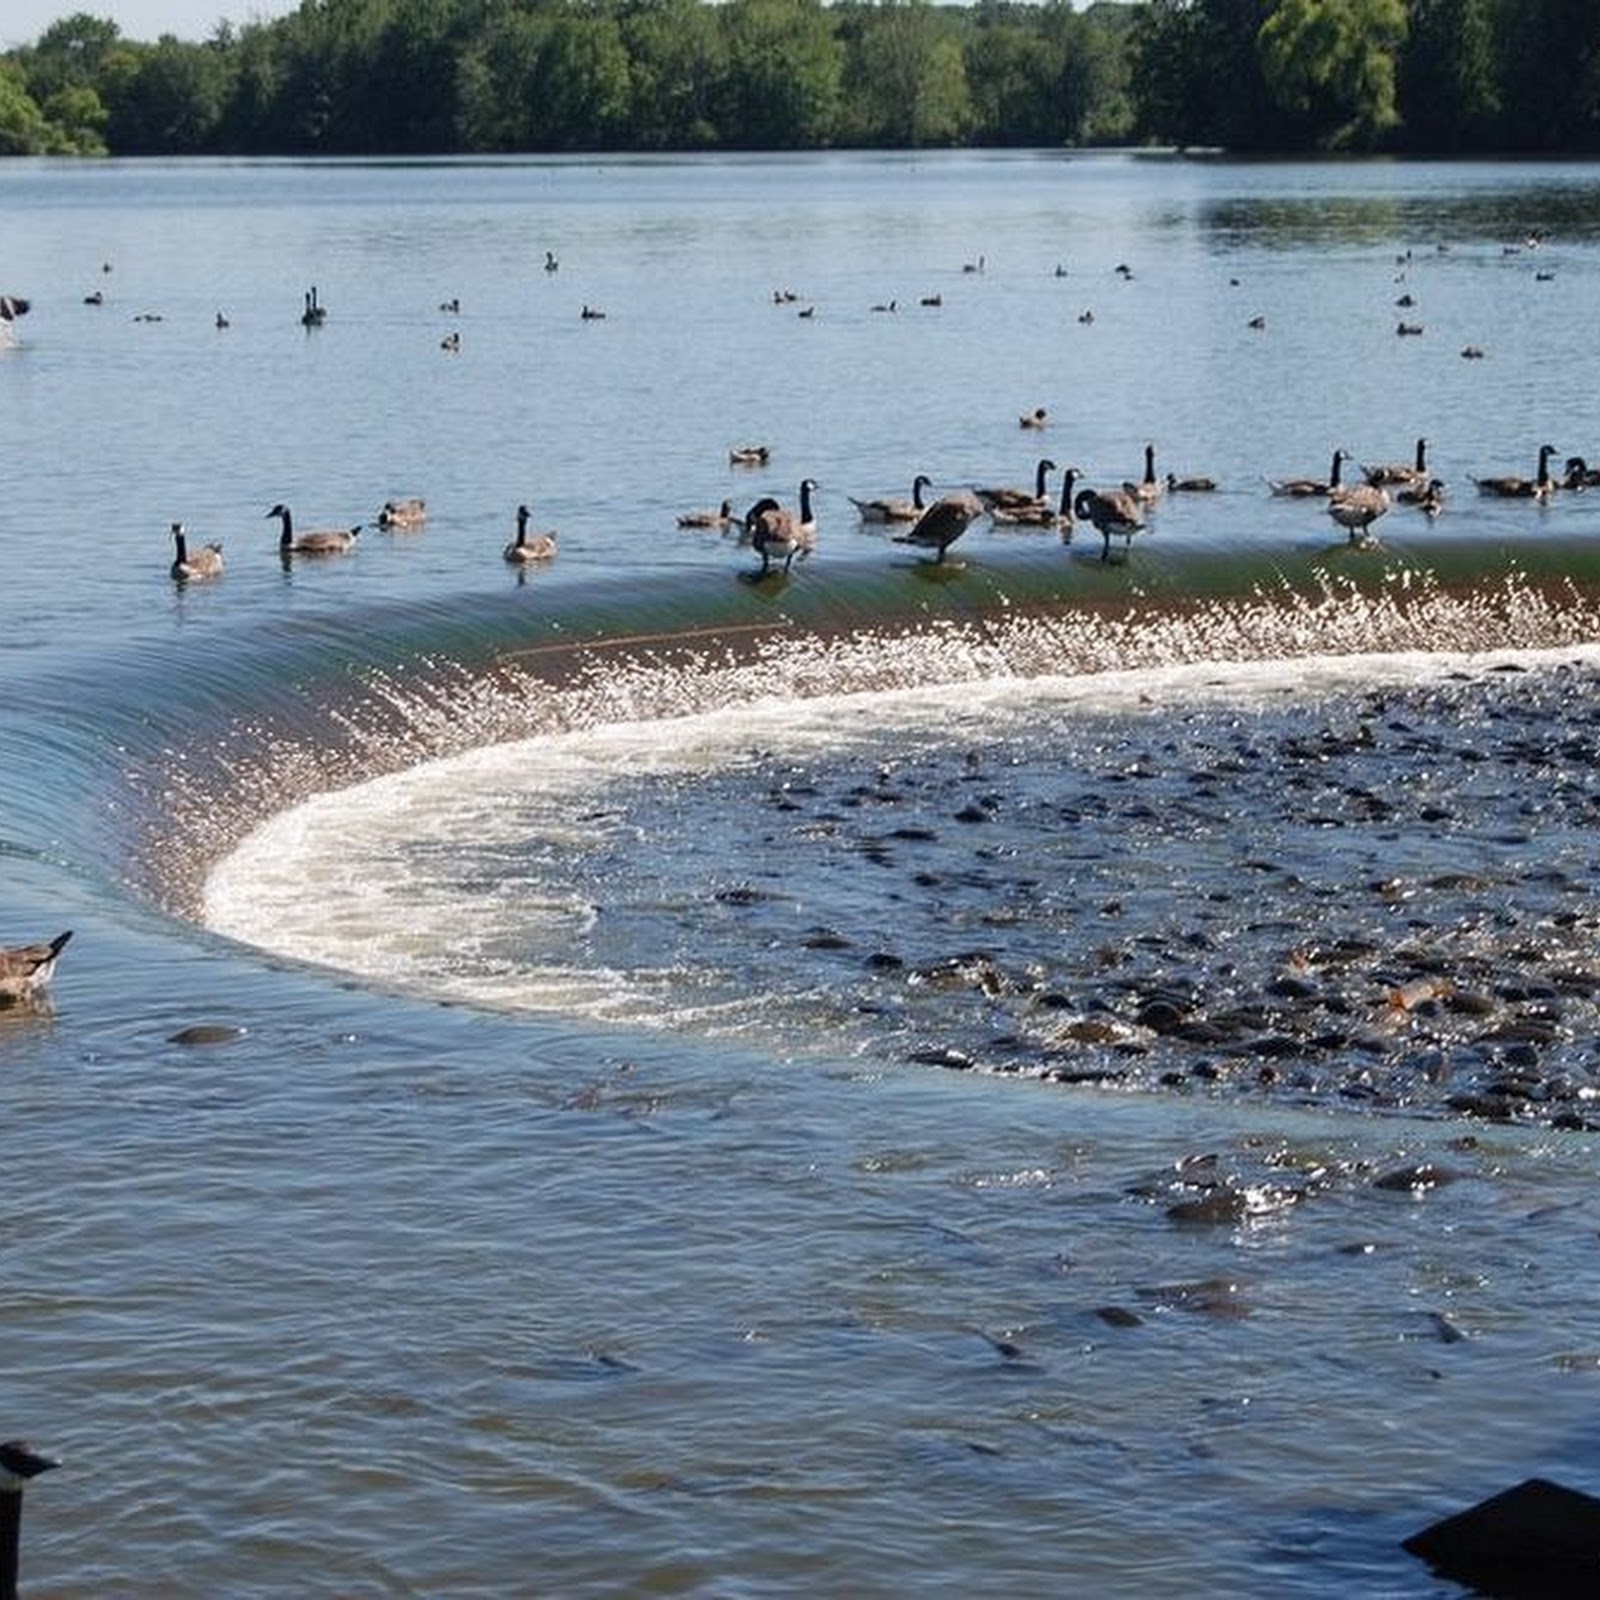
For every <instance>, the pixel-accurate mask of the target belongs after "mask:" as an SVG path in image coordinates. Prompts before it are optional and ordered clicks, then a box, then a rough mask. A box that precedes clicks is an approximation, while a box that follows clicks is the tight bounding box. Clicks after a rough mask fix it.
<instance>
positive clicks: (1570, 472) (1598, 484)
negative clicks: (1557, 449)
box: [1561, 456, 1600, 489]
mask: <svg viewBox="0 0 1600 1600" xmlns="http://www.w3.org/2000/svg"><path fill="white" fill-rule="evenodd" d="M1561 487H1562V488H1563V489H1594V488H1600V467H1591V466H1590V465H1589V463H1588V462H1587V461H1585V460H1584V459H1583V457H1582V456H1568V457H1567V471H1566V476H1565V477H1564V478H1562V480H1561Z"/></svg>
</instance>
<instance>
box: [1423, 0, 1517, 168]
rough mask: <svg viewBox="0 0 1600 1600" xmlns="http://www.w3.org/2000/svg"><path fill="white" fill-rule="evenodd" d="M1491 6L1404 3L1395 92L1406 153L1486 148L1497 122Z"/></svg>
mask: <svg viewBox="0 0 1600 1600" xmlns="http://www.w3.org/2000/svg"><path fill="white" fill-rule="evenodd" d="M1494 3H1495V0H1411V29H1410V33H1409V35H1408V36H1407V39H1406V48H1405V54H1404V55H1403V56H1402V57H1401V62H1400V88H1399V93H1400V107H1401V111H1402V112H1403V114H1404V117H1405V125H1406V132H1407V140H1406V143H1407V147H1408V148H1409V149H1412V150H1422V151H1431V152H1437V153H1453V152H1456V151H1461V150H1485V149H1490V148H1492V147H1493V145H1494V143H1495V141H1496V140H1497V138H1498V134H1499V115H1500V86H1499V81H1498V74H1497V65H1498V63H1497V55H1496V50H1495V39H1494Z"/></svg>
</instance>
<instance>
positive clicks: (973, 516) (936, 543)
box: [894, 490, 983, 566]
mask: <svg viewBox="0 0 1600 1600" xmlns="http://www.w3.org/2000/svg"><path fill="white" fill-rule="evenodd" d="M982 515H983V502H982V501H981V500H980V499H979V498H978V497H977V495H975V494H969V493H967V492H966V491H965V490H962V491H961V492H959V493H957V494H947V495H945V496H944V497H943V498H942V499H939V500H935V501H934V502H933V504H932V505H931V506H929V507H928V509H927V510H926V511H924V512H923V513H922V515H921V516H920V517H919V518H918V519H917V523H916V526H915V527H912V528H908V529H907V530H906V531H905V532H904V533H897V534H895V535H894V542H895V543H896V544H910V545H916V546H918V547H919V548H921V549H924V550H932V551H933V553H934V555H933V563H934V565H935V566H938V565H940V564H942V563H943V561H944V553H945V551H946V550H948V549H949V548H950V546H951V545H953V544H954V543H955V542H956V540H957V539H959V538H960V537H961V535H962V534H964V533H965V532H966V531H967V529H968V528H969V527H971V526H972V524H973V523H974V522H975V521H977V519H978V518H979V517H981V516H982Z"/></svg>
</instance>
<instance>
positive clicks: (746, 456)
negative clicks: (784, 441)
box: [728, 444, 772, 467]
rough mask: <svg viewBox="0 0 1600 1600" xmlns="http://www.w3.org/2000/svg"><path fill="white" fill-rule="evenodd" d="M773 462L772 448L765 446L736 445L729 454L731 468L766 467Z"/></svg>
mask: <svg viewBox="0 0 1600 1600" xmlns="http://www.w3.org/2000/svg"><path fill="white" fill-rule="evenodd" d="M771 460H772V450H771V447H770V446H768V445H764V444H736V445H735V446H734V447H733V448H732V449H731V450H730V451H729V452H728V465H729V466H731V467H764V466H766V464H767V463H768V462H769V461H771Z"/></svg>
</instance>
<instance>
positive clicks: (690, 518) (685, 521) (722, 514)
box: [678, 500, 734, 533]
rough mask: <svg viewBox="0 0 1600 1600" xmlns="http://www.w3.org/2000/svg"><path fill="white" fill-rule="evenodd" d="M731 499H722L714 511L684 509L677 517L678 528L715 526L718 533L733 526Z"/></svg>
mask: <svg viewBox="0 0 1600 1600" xmlns="http://www.w3.org/2000/svg"><path fill="white" fill-rule="evenodd" d="M733 522H734V517H733V501H731V500H724V501H723V502H722V504H721V505H720V506H718V507H717V509H716V510H715V511H685V512H684V514H683V515H682V516H681V517H679V518H678V526H679V527H680V528H715V529H716V530H717V531H718V532H719V533H721V532H725V531H726V530H727V529H728V528H731V527H732V526H733Z"/></svg>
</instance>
